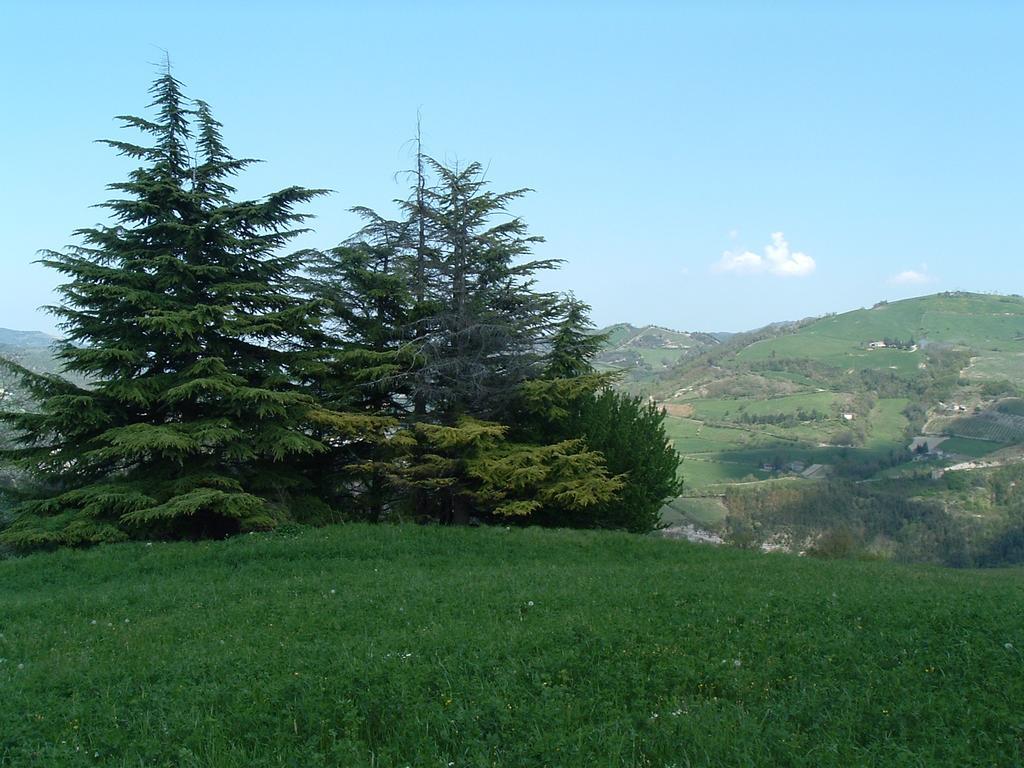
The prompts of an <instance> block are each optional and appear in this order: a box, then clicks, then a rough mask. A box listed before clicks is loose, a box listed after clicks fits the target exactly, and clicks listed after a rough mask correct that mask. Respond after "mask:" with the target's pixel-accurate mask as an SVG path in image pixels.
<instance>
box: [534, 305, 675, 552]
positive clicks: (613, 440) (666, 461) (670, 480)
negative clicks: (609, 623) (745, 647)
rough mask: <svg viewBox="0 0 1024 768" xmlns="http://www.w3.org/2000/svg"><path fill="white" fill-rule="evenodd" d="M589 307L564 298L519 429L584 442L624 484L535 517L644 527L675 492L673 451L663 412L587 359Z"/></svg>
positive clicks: (590, 345) (648, 527)
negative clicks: (583, 505) (588, 501)
mask: <svg viewBox="0 0 1024 768" xmlns="http://www.w3.org/2000/svg"><path fill="white" fill-rule="evenodd" d="M589 309H590V308H589V307H588V306H587V305H586V304H583V303H582V302H579V301H577V300H575V299H574V298H572V297H570V298H569V299H568V300H567V301H566V302H565V304H564V306H563V312H564V314H563V319H562V322H561V323H560V324H559V326H558V329H557V332H556V334H555V335H554V338H553V340H552V344H551V352H550V355H549V364H548V368H547V375H546V376H545V377H544V378H542V379H537V380H534V381H531V382H529V383H527V384H526V385H524V387H523V389H522V392H523V394H522V400H521V406H520V407H521V409H522V413H521V415H520V416H519V417H518V418H517V419H516V424H517V431H518V432H521V433H525V434H530V433H534V434H544V435H547V436H548V438H549V439H571V438H576V439H582V440H583V441H584V442H585V443H586V444H587V446H589V448H590V449H591V450H593V451H597V452H599V453H600V454H601V455H603V456H604V459H605V463H606V465H607V467H608V471H609V472H611V473H612V474H613V475H615V476H618V477H619V478H620V479H621V481H622V488H621V490H619V492H618V494H617V495H616V496H615V498H613V499H608V500H606V501H603V502H601V503H599V504H595V505H594V506H593V507H589V508H587V509H584V510H580V511H578V512H563V513H561V514H559V515H557V516H555V515H550V514H545V513H543V512H541V514H539V515H538V516H537V519H538V521H541V522H544V523H547V524H554V525H572V526H581V527H596V528H619V529H625V530H629V531H636V532H647V531H650V530H653V529H654V528H656V527H657V526H658V524H659V511H660V510H661V507H662V506H663V505H664V503H665V501H667V500H668V499H669V498H671V497H673V496H675V495H677V494H678V493H679V490H680V486H681V483H680V481H679V480H678V479H677V474H678V468H679V455H678V454H677V453H676V451H675V449H674V448H673V447H672V445H671V444H670V442H669V440H668V437H667V435H666V434H665V426H664V422H665V413H664V411H662V410H661V409H660V408H658V407H657V406H655V405H654V404H653V403H651V402H648V401H646V400H644V399H642V398H639V397H632V396H630V395H626V394H623V393H620V392H617V391H615V390H614V389H612V388H611V386H610V384H611V381H612V378H611V377H610V376H609V375H608V374H597V373H595V372H594V369H593V367H592V366H591V364H590V359H591V358H592V356H593V354H594V348H595V345H594V343H593V339H595V338H597V339H600V336H596V337H595V336H593V335H590V334H589V333H588V332H589V331H590V330H591V325H590V321H589Z"/></svg>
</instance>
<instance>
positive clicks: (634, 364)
mask: <svg viewBox="0 0 1024 768" xmlns="http://www.w3.org/2000/svg"><path fill="white" fill-rule="evenodd" d="M598 333H604V334H607V336H608V342H607V344H606V346H605V349H604V350H603V351H602V352H601V353H600V354H599V355H598V356H597V358H596V360H595V363H596V364H597V366H598V367H599V368H600V369H602V370H612V369H614V370H620V371H624V372H625V375H626V379H625V380H626V383H627V384H629V383H635V382H642V381H645V380H647V379H649V378H650V377H651V376H653V375H656V374H658V373H661V372H664V371H666V370H669V369H671V368H672V367H673V366H675V365H677V364H679V363H680V362H681V361H683V360H685V359H686V358H687V357H690V356H692V355H694V354H697V353H699V352H701V351H703V350H704V349H707V348H709V347H714V346H717V345H719V344H720V343H721V337H722V336H724V337H728V334H710V333H688V332H685V331H674V330H671V329H669V328H662V327H660V326H657V325H647V326H643V327H637V326H633V325H630V324H629V323H619V324H617V325H612V326H609V327H607V328H603V329H601V330H600V331H598Z"/></svg>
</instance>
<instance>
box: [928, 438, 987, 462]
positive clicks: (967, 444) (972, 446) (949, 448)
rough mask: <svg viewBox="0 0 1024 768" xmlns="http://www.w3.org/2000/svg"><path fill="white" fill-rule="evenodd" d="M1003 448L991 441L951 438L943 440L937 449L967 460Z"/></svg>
mask: <svg viewBox="0 0 1024 768" xmlns="http://www.w3.org/2000/svg"><path fill="white" fill-rule="evenodd" d="M1002 447H1003V446H1002V445H1001V444H1000V443H993V442H992V441H991V440H972V439H971V438H969V437H951V438H949V439H948V440H943V441H942V445H940V446H939V448H941V449H942V451H943V452H944V453H952V454H957V455H960V456H967V457H969V458H979V457H981V456H987V455H988V454H990V453H992V452H994V451H998V450H999V449H1000V448H1002Z"/></svg>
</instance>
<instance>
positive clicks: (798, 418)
mask: <svg viewBox="0 0 1024 768" xmlns="http://www.w3.org/2000/svg"><path fill="white" fill-rule="evenodd" d="M739 410H740V415H739V417H738V418H737V419H736V421H738V422H739V423H741V424H771V425H774V426H782V427H796V426H799V425H800V424H806V423H807V422H809V421H824V420H825V419H827V418H828V415H827V414H824V413H822V412H821V411H819V410H818V409H817V408H812V409H811V410H809V411H808V410H805V409H803V408H798V409H797V410H796V411H795V412H793V413H760V414H756V413H755V414H751V413H747V412H746V411H745V410H743V408H742V407H741V408H740V409H739Z"/></svg>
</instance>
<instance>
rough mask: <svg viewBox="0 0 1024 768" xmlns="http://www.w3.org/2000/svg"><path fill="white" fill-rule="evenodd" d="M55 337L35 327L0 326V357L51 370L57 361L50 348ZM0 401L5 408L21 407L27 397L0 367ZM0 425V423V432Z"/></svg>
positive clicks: (0, 427) (55, 369)
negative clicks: (27, 329)
mask: <svg viewBox="0 0 1024 768" xmlns="http://www.w3.org/2000/svg"><path fill="white" fill-rule="evenodd" d="M55 341H57V339H56V338H55V337H54V336H50V335H49V334H45V333H40V332H39V331H14V330H11V329H9V328H0V358H4V359H7V360H11V361H13V362H15V363H17V364H18V365H21V366H24V367H25V368H28V369H29V370H33V371H37V372H39V373H55V372H57V371H58V370H59V368H60V365H59V363H58V362H57V360H56V359H54V357H53V354H52V353H51V351H50V345H52V344H53V342H55ZM0 404H2V407H5V408H11V407H14V408H24V407H27V405H28V400H27V398H26V396H25V394H24V393H23V392H22V391H21V388H20V386H19V384H18V382H17V380H16V378H15V376H14V375H13V374H12V373H10V372H9V371H7V370H5V369H3V368H0ZM2 430H3V427H2V426H0V432H2Z"/></svg>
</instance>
